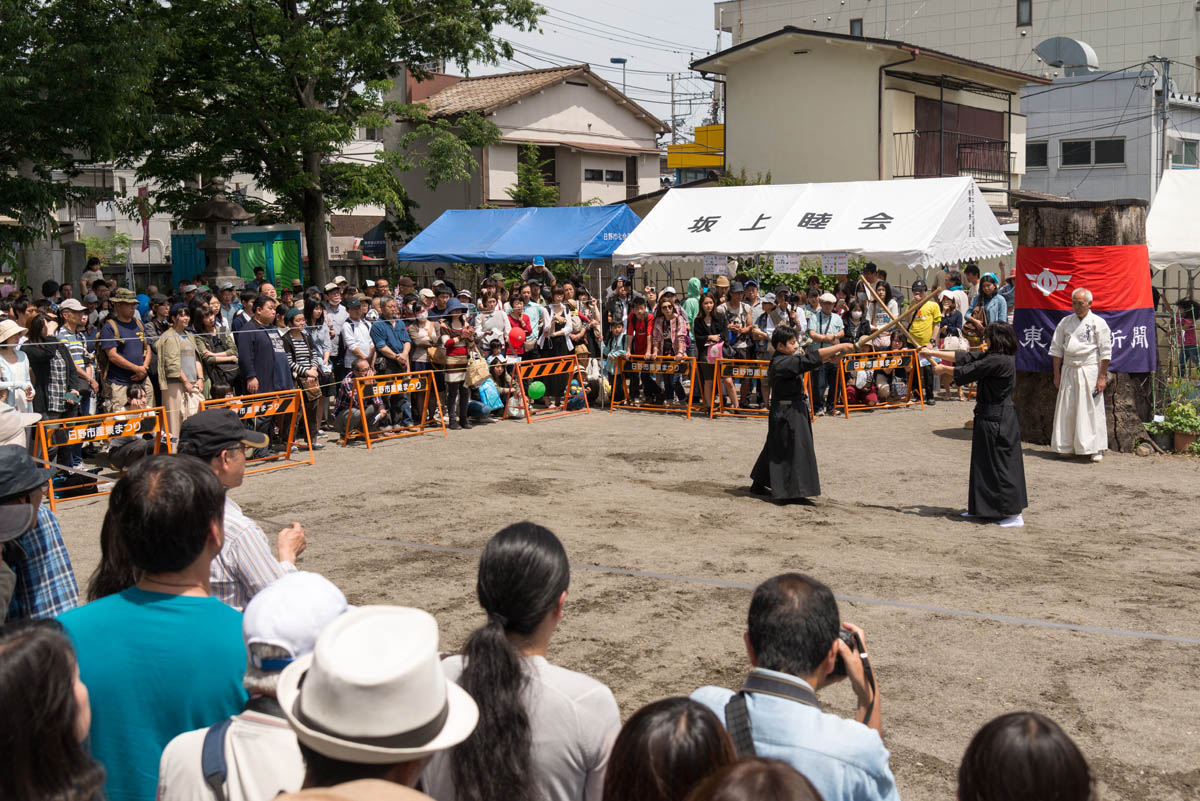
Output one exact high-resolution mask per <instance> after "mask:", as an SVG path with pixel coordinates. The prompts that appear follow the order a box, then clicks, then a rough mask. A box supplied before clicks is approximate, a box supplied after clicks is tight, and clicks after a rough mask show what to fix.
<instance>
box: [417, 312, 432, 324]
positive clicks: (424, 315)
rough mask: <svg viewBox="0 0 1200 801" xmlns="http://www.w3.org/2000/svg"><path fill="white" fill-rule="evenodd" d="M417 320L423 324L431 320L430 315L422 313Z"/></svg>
mask: <svg viewBox="0 0 1200 801" xmlns="http://www.w3.org/2000/svg"><path fill="white" fill-rule="evenodd" d="M417 319H418V320H420V321H421V322H425V321H426V320H428V319H429V313H428V312H421V313H420V314H418V315H417Z"/></svg>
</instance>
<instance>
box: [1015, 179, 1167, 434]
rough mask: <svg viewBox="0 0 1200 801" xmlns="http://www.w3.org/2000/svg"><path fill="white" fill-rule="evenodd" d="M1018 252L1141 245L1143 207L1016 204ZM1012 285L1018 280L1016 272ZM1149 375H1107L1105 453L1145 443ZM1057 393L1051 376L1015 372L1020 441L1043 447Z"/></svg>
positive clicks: (1137, 203)
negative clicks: (1056, 248) (1106, 439)
mask: <svg viewBox="0 0 1200 801" xmlns="http://www.w3.org/2000/svg"><path fill="white" fill-rule="evenodd" d="M1016 205H1017V207H1018V209H1019V211H1020V218H1021V225H1020V236H1019V241H1018V244H1019V246H1021V247H1089V246H1096V245H1142V244H1145V243H1146V205H1147V204H1146V202H1145V201H1144V200H1112V201H1043V200H1023V201H1018V202H1017V204H1016ZM1016 272H1017V276H1018V280H1020V277H1021V270H1020V265H1019V262H1018V267H1017V270H1016ZM1153 377H1154V376H1153V374H1152V373H1128V374H1124V373H1123V374H1115V373H1109V380H1108V386H1107V387H1106V389H1105V390H1104V413H1105V419H1106V422H1107V423H1108V447H1109V449H1110V450H1115V451H1121V452H1124V453H1129V452H1132V451H1133V447H1134V445H1135V444H1136V443H1137V441H1138V439H1145V438H1146V433H1145V429H1144V428H1143V427H1142V421H1143V420H1148V419H1149V417H1150V411H1151V406H1152V393H1153ZM1057 399H1058V390H1057V389H1056V388H1055V386H1054V375H1053V373H1030V372H1025V371H1019V372H1018V373H1017V385H1016V387H1015V388H1014V390H1013V403H1014V404H1015V405H1016V407H1017V414H1018V416H1019V417H1020V419H1021V439H1022V440H1023V441H1025V442H1030V443H1033V444H1034V445H1049V444H1050V436H1051V434H1052V433H1053V430H1054V405H1055V401H1056V400H1057Z"/></svg>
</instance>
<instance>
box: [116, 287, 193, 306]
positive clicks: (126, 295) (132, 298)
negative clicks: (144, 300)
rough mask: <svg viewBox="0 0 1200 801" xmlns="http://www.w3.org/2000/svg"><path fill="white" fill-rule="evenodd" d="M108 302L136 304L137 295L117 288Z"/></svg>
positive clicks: (122, 288) (131, 291)
mask: <svg viewBox="0 0 1200 801" xmlns="http://www.w3.org/2000/svg"><path fill="white" fill-rule="evenodd" d="M194 288H195V287H193V289H194ZM109 300H111V301H112V302H113V303H137V302H138V299H137V295H135V294H134V293H133V290H132V289H126V288H125V287H118V288H117V289H114V290H113V293H112V295H111V296H109Z"/></svg>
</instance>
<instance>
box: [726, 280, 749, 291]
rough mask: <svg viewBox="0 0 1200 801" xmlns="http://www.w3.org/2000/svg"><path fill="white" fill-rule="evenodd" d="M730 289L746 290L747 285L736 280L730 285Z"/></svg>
mask: <svg viewBox="0 0 1200 801" xmlns="http://www.w3.org/2000/svg"><path fill="white" fill-rule="evenodd" d="M729 291H730V292H745V291H746V287H745V286H744V285H743V284H742V282H741V281H734V282H733V283H732V284H730V285H729Z"/></svg>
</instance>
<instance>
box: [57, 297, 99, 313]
mask: <svg viewBox="0 0 1200 801" xmlns="http://www.w3.org/2000/svg"><path fill="white" fill-rule="evenodd" d="M93 297H95V296H94V295H93ZM58 308H59V310H60V311H87V309H85V308H84V306H83V304H82V303H80V302H79V301H77V300H75V298H67V299H66V300H64V301H63V302H62V303H60V304H58Z"/></svg>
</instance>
